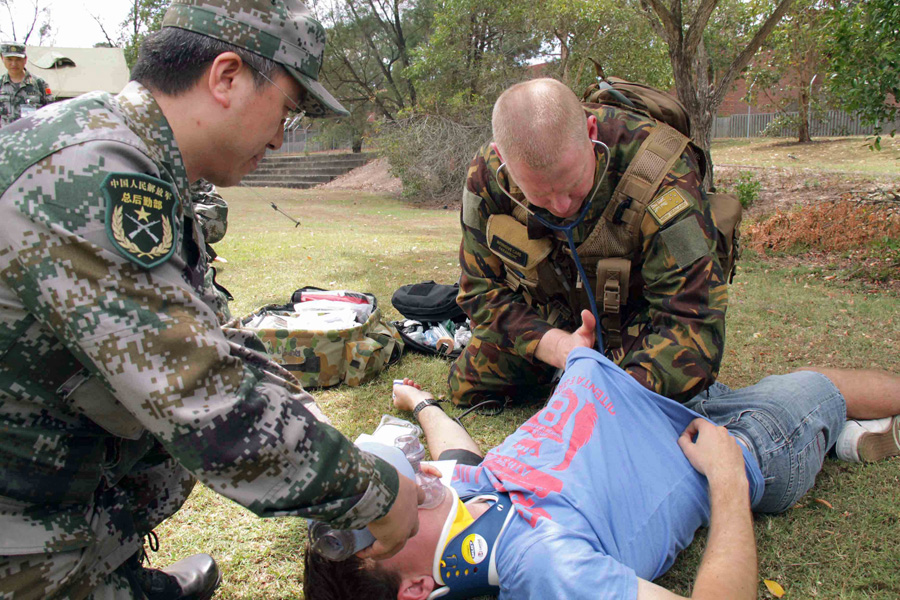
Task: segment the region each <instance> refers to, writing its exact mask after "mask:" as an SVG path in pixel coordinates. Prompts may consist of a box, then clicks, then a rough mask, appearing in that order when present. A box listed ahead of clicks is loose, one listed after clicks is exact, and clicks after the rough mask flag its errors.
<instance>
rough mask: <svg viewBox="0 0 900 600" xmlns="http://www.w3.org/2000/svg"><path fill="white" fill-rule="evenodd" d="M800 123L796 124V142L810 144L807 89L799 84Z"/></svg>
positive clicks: (801, 83)
mask: <svg viewBox="0 0 900 600" xmlns="http://www.w3.org/2000/svg"><path fill="white" fill-rule="evenodd" d="M797 104H798V113H799V115H800V122H799V123H798V124H797V141H798V142H800V143H801V144H805V143H807V142H811V141H812V138H811V137H809V88H807V87H806V86H805V85H803V82H802V81H801V82H800V94H799V98H798V99H797Z"/></svg>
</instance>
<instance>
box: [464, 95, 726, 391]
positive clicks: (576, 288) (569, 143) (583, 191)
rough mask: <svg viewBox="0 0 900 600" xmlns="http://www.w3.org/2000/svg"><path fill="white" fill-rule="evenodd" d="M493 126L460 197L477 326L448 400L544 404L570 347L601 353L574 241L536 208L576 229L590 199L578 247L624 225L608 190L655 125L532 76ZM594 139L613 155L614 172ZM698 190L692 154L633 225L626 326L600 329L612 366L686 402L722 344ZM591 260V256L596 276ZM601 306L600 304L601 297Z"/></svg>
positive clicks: (708, 225)
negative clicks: (636, 234) (526, 397)
mask: <svg viewBox="0 0 900 600" xmlns="http://www.w3.org/2000/svg"><path fill="white" fill-rule="evenodd" d="M492 124H493V132H494V142H491V143H490V144H487V145H485V146H484V147H482V148H481V150H479V152H478V153H477V154H476V156H475V159H474V160H473V161H472V164H471V165H470V167H469V172H468V178H467V181H466V184H465V189H464V191H463V206H462V214H461V221H462V230H463V239H462V244H461V248H460V266H461V268H462V275H461V277H460V291H459V297H458V298H457V302H458V303H459V305H460V307H462V309H463V310H464V311H465V312H466V314H468V315H469V317H470V319H471V321H472V325H473V338H472V342H471V343H470V344H469V346H468V347H467V348H466V350H465V351H464V352H463V353H462V354H461V355H460V357H459V358H458V359H457V361H456V362H455V363H454V364H453V365H452V366H451V371H450V376H449V385H450V390H451V393H452V399H453V401H454V402H455V403H457V404H464V405H466V404H475V403H478V402H480V401H483V400H492V399H502V398H503V397H504V396H506V397H518V398H522V391H523V390H525V389H528V390H531V392H532V394H533V395H534V396H535V397H536V399H542V400H545V399H546V398H547V396H548V395H549V392H550V384H551V382H552V380H553V377H554V375H555V373H556V372H557V369H558V368H562V367H563V366H564V364H565V360H566V356H567V355H568V353H569V351H570V350H571V349H572V348H573V347H575V346H579V345H592V344H593V341H594V335H595V323H594V317H593V315H591V313H590V311H585V310H583V309H584V308H587V306H586V305H587V300H586V297H585V296H584V294H583V292H582V291H581V288H582V287H583V286H584V285H586V284H585V282H581V281H580V280H579V277H578V273H577V270H576V268H575V266H574V263H573V261H572V258H571V256H570V253H569V249H568V247H567V243H566V238H565V235H564V234H563V233H561V232H558V231H557V232H553V231H551V230H549V229H547V228H544V227H542V226H541V224H540V223H539V222H537V221H536V220H535V219H534V218H532V217H531V216H530V215H528V214H527V211H528V210H531V211H533V212H535V213H538V214H539V215H542V216H543V217H544V218H545V219H548V220H550V221H552V222H554V223H557V224H565V223H571V222H573V221H574V220H575V219H576V218H577V217H578V216H579V213H580V212H581V211H582V208H583V206H584V205H585V203H587V202H588V199H589V198H590V197H591V196H593V202H592V203H591V204H590V206H589V208H588V209H587V213H586V214H585V215H584V218H583V221H582V222H581V223H580V224H579V225H578V226H577V227H575V229H574V232H573V235H574V241H575V244H576V247H578V246H581V245H582V244H583V243H584V242H585V241H586V240H588V239H589V237H590V236H591V234H592V233H593V232H594V231H595V229H600V228H601V226H602V227H606V228H610V227H616V226H618V225H617V221H619V218H620V217H621V216H622V215H620V214H619V211H618V210H617V211H615V213H616V214H606V213H610V212H612V211H610V210H608V208H609V206H610V205H611V199H612V198H613V190H615V189H616V186H617V185H618V184H619V182H620V180H621V179H622V176H623V174H624V173H625V172H626V170H627V169H628V167H629V165H630V164H631V162H632V160H633V159H634V158H635V156H636V154H637V151H638V148H639V147H640V146H641V143H642V142H643V141H644V140H645V139H646V138H647V137H648V135H649V131H650V129H651V127H653V126H654V125H655V122H654V121H651V120H650V119H648V118H647V117H645V116H643V115H641V114H638V113H635V112H631V111H627V110H622V109H618V108H612V107H607V106H599V105H588V106H585V105H582V104H581V103H580V102H579V101H578V99H577V98H576V96H575V94H574V93H573V92H572V91H571V90H569V89H568V88H567V87H566V86H565V85H563V84H562V83H560V82H558V81H555V80H552V79H536V80H532V81H527V82H524V83H520V84H517V85H515V86H513V87H511V88H510V89H508V90H506V91H505V92H504V93H503V94H502V95H501V96H500V98H499V99H498V100H497V103H496V104H495V106H494V113H493V121H492ZM598 142H602V143H603V144H605V145H606V146H608V148H609V151H610V160H609V167H608V170H607V172H606V174H605V176H604V172H603V170H604V165H605V162H606V160H605V157H604V154H603V152H600V151H599V149H598ZM504 162H505V163H506V166H505V168H503V169H500V166H501V163H504ZM701 187H702V177H701V176H700V172H699V168H698V163H697V160H696V158H695V156H694V155H693V153H692V152H691V151H690V149H685V151H684V152H683V153H682V154H681V156H680V157H678V158H677V160H675V161H674V162H673V164H672V165H671V167H670V169H669V171H668V173H667V174H665V176H664V177H663V178H662V181H661V183H660V184H659V187H658V191H657V192H656V196H655V199H654V200H653V201H652V202H651V203H650V204H649V205H648V206H647V210H646V213H645V214H644V215H643V217H642V220H640V219H639V220H638V223H640V238H639V243H638V245H637V251H636V255H635V256H632V257H631V263H630V273H627V269H626V275H630V276H626V277H625V278H624V281H623V285H622V286H621V289H620V290H617V293H622V294H627V302H626V303H625V304H624V306H622V307H621V321H620V322H619V323H610V322H605V323H603V328H602V330H601V333H602V334H604V338H605V340H606V344H605V348H606V350H607V355H608V356H609V357H610V358H611V359H612V360H614V361H615V362H616V363H617V364H618V365H619V366H620V367H622V368H623V369H624V370H625V371H627V372H628V373H629V374H630V375H631V376H632V377H634V378H635V379H637V381H638V382H640V383H641V384H642V385H644V386H645V387H646V388H648V389H650V390H652V391H654V392H657V393H659V394H662V395H664V396H667V397H669V398H672V399H675V400H678V401H681V402H684V401H687V400H689V399H690V398H692V397H693V396H695V395H696V394H698V393H700V392H702V391H704V390H705V389H707V387H709V386H710V385H711V384H712V383H713V382H714V381H715V379H716V376H717V374H718V370H719V364H720V362H721V360H722V353H723V349H724V343H725V309H726V305H727V299H728V291H727V286H726V280H725V276H724V274H723V272H722V268H721V266H720V264H719V260H718V258H717V256H716V239H717V232H716V227H715V225H714V223H713V220H712V216H711V214H710V206H709V203H708V201H707V198H706V195H705V194H704V192H703V191H702V189H701ZM514 200H515V201H518V203H521V204H523V205H524V207H523V206H519V205H518V204H517V203H516V202H514ZM622 207H623V208H627V204H623V205H622ZM613 208H615V207H613ZM619 222H620V221H619ZM489 230H490V231H489ZM584 246H587V244H584ZM584 246H581V248H582V251H581V252H579V255H581V254H582V252H583V248H584ZM596 261H597V258H596V256H595V257H594V262H593V263H591V262H590V261H589V260H587V259H586V258H585V257H584V256H582V262H583V263H584V268H585V270H586V271H587V274H588V277H591V276H593V275H594V274H595V272H596V271H595V270H596V265H597V262H596ZM587 285H590V284H587ZM597 296H598V297H597V304H598V305H599V307H600V308H602V307H603V303H604V300H605V299H604V297H603V295H602V294H600V293H599V291H598V293H597ZM607 301H608V299H607ZM615 301H616V302H618V301H619V300H618V296H616V299H615ZM582 319H583V322H582ZM613 329H614V330H615V331H614V333H616V334H617V336H616V337H618V340H614V339H613V336H611V335H610V333H611V332H612V330H613ZM614 341H615V342H617V343H614ZM514 393H515V396H514V395H513V394H514Z"/></svg>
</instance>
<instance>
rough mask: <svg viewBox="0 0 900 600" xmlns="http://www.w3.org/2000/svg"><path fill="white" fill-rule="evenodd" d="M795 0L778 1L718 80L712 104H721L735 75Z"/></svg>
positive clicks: (742, 68) (741, 69)
mask: <svg viewBox="0 0 900 600" xmlns="http://www.w3.org/2000/svg"><path fill="white" fill-rule="evenodd" d="M792 1H793V0H781V1H780V2H779V3H778V6H776V7H775V10H774V11H772V14H771V15H769V18H768V19H766V21H765V23H763V24H762V26H761V27H760V28H759V30H758V31H757V32H756V35H754V36H753V39H751V40H750V43H748V44H747V47H746V48H744V50H743V51H742V52H741V53H740V54H738V55H737V57H736V58H735V59H734V61H732V63H731V65H729V67H728V69H727V70H726V71H725V75H723V76H722V79H721V80H720V81H719V82H718V85H717V86H716V89H715V91H714V92H713V94H712V105H713V106H717V105H718V104H721V102H722V100H723V99H724V98H725V94H726V93H727V91H728V88H729V87H730V86H731V84H732V82H733V81H734V79H735V77H737V75H738V73H740V72H741V71H743V70H744V67H746V66H747V65H748V64H749V63H750V59H752V58H753V56H754V55H755V54H756V51H757V50H759V47H760V46H761V45H762V43H763V41H765V39H766V37H767V36H768V35H769V33H770V32H771V31H772V30H773V29H774V28H775V26H776V25H777V24H778V22H779V21H780V20H781V17H783V16H784V13H786V12H787V11H788V9H789V8H790V7H791V2H792Z"/></svg>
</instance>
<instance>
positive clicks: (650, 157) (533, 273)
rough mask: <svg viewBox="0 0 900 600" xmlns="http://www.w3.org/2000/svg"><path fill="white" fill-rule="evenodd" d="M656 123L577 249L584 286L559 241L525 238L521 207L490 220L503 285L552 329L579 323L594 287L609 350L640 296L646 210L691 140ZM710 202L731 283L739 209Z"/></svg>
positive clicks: (722, 197)
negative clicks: (587, 289) (588, 289)
mask: <svg viewBox="0 0 900 600" xmlns="http://www.w3.org/2000/svg"><path fill="white" fill-rule="evenodd" d="M654 120H655V121H656V123H655V125H654V126H653V127H652V128H651V130H650V134H649V135H648V136H647V138H646V139H645V140H644V142H643V143H642V144H641V146H640V148H639V149H638V152H637V153H636V154H635V156H634V158H633V159H632V160H631V162H630V164H629V165H628V168H627V169H626V171H625V173H624V174H623V176H622V178H621V180H620V181H619V184H618V185H617V186H616V189H615V190H614V191H613V193H612V197H611V199H610V201H609V203H608V204H607V206H606V208H605V209H604V211H603V214H602V215H601V217H600V219H599V221H598V222H597V225H596V226H595V227H594V229H593V231H592V232H591V233H590V234H589V235H588V237H587V238H586V239H585V240H584V241H583V242H582V243H581V245H580V246H578V248H577V252H578V256H579V258H580V260H581V263H582V265H583V266H584V269H585V272H586V274H587V276H588V279H589V281H588V282H581V281H579V280H578V277H577V275H574V276H573V271H574V269H573V268H569V267H568V263H571V262H572V261H571V260H565V261H563V260H561V259H562V257H563V255H569V254H570V251H569V249H568V248H567V247H566V245H565V244H561V243H559V242H558V241H557V240H556V239H555V238H553V237H541V238H538V239H529V220H528V215H527V212H526V211H525V209H524V208H522V207H520V206H514V208H513V211H512V215H504V214H495V215H491V216H490V217H489V218H488V223H487V232H486V234H487V242H488V247H489V248H490V250H491V252H493V253H494V254H495V255H496V256H497V257H499V258H500V260H502V261H503V263H504V266H505V267H506V269H505V270H506V285H507V286H508V287H509V288H511V289H512V290H514V291H521V293H522V294H523V295H524V297H525V300H526V301H527V302H528V303H529V304H530V305H532V306H535V305H544V306H548V305H549V316H548V319H547V320H548V321H549V322H550V323H551V324H552V325H557V324H558V323H562V322H565V321H569V322H570V323H571V322H577V320H578V315H579V314H580V312H581V310H584V309H588V308H589V305H588V300H587V295H586V294H585V293H584V290H583V286H584V285H585V284H586V285H590V286H592V289H593V290H595V298H596V300H597V308H598V311H599V312H600V318H601V322H602V327H603V330H604V331H605V333H606V347H608V348H621V346H622V325H623V323H622V311H623V309H624V307H625V305H626V304H627V303H628V299H629V297H631V298H638V297H640V294H641V292H642V288H643V281H642V280H641V277H640V265H636V264H633V261H634V259H635V258H637V256H636V255H637V253H638V251H639V250H640V244H639V242H640V233H641V222H642V220H643V219H644V216H645V214H646V211H647V206H648V205H649V204H650V202H651V201H652V200H653V198H654V196H655V195H656V192H657V190H658V189H659V187H660V185H661V184H662V181H663V178H664V177H665V176H666V174H667V173H668V172H669V171H670V170H671V169H672V166H673V165H674V164H675V162H676V161H677V160H678V159H679V157H680V156H681V155H682V153H683V152H684V150H685V148H687V146H688V144H689V143H690V140H689V139H688V138H687V137H686V136H685V135H683V134H682V133H680V132H679V131H677V130H676V129H675V128H673V127H671V126H669V125H667V124H666V123H663V122H661V121H659V120H656V119H654ZM708 197H709V201H710V205H711V208H712V212H713V218H714V221H715V223H716V226H717V228H718V230H719V236H718V240H717V254H718V256H719V261H720V263H721V265H722V268H723V271H724V272H725V276H726V280H730V279H731V278H732V277H733V274H734V263H735V261H736V259H737V256H738V243H737V239H738V233H737V231H738V229H737V227H738V224H739V223H740V220H741V205H740V203H739V202H738V201H737V199H736V198H735V197H734V196H732V195H729V194H709V195H708ZM633 270H634V271H635V273H634V274H632V271H633ZM573 281H574V282H575V284H574V286H573V284H572V283H571V282H573ZM559 297H566V298H568V301H567V302H566V303H565V304H564V305H560V304H559V302H557V301H555V300H554V298H559Z"/></svg>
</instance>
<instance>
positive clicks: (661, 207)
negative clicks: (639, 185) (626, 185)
mask: <svg viewBox="0 0 900 600" xmlns="http://www.w3.org/2000/svg"><path fill="white" fill-rule="evenodd" d="M690 207H691V203H690V202H688V200H687V198H685V197H684V194H682V193H681V191H680V190H679V189H678V188H669V189H668V190H666V191H665V192H664V193H663V194H660V195H659V196H657V197H656V198H654V200H653V202H651V203H650V204H648V205H647V211H648V212H649V213H650V214H651V215H653V218H654V219H656V222H657V223H659V225H660V227H662V226H663V225H665V224H666V223H668V222H669V221H671V220H672V219H674V218H675V217H677V216H678V215H680V214H681V213H683V212H684V211H686V210H687V209H689V208H690Z"/></svg>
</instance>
